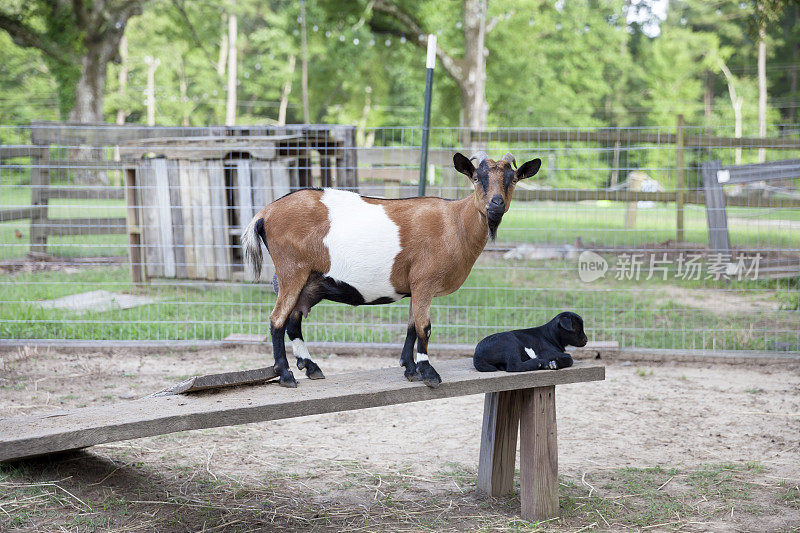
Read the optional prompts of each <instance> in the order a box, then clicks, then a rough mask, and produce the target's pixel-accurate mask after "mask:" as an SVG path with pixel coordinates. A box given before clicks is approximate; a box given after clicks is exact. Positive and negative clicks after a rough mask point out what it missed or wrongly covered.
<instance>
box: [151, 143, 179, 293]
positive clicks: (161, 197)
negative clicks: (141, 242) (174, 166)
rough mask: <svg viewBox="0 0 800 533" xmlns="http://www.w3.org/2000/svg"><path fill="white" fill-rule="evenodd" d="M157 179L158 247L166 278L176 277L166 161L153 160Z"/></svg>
mask: <svg viewBox="0 0 800 533" xmlns="http://www.w3.org/2000/svg"><path fill="white" fill-rule="evenodd" d="M153 175H154V177H155V193H156V194H155V200H156V205H155V206H154V208H155V209H156V211H157V215H158V216H157V220H158V228H157V229H158V237H159V239H158V240H159V242H158V245H159V247H160V248H161V259H162V260H163V261H164V277H166V278H174V277H175V243H174V240H173V234H172V213H171V211H170V195H169V176H168V170H167V160H166V159H154V160H153Z"/></svg>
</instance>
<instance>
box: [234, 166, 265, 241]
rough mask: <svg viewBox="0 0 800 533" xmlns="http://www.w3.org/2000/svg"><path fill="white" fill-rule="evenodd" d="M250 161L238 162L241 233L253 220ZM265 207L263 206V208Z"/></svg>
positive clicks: (237, 188)
mask: <svg viewBox="0 0 800 533" xmlns="http://www.w3.org/2000/svg"><path fill="white" fill-rule="evenodd" d="M250 172H251V171H250V160H249V159H240V160H239V161H236V181H235V183H236V192H237V193H238V194H237V200H238V202H237V205H236V221H237V222H238V225H239V233H240V234H241V232H242V231H244V228H245V227H247V224H249V223H250V219H252V218H253V183H252V180H251V174H250ZM262 207H263V206H262Z"/></svg>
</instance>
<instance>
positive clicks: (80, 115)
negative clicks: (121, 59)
mask: <svg viewBox="0 0 800 533" xmlns="http://www.w3.org/2000/svg"><path fill="white" fill-rule="evenodd" d="M145 2H146V0H72V1H68V0H30V1H27V2H22V1H18V2H14V3H12V5H11V6H8V7H6V8H4V9H3V10H0V28H2V29H3V30H5V31H6V32H8V34H9V35H10V36H11V38H12V39H13V41H14V43H15V44H17V45H19V46H23V47H30V48H36V49H38V50H40V51H41V52H42V53H43V54H44V58H45V61H46V62H47V65H48V68H49V70H50V71H51V73H52V74H53V76H54V77H55V79H56V81H57V84H58V97H59V109H60V112H61V115H62V117H64V116H67V115H68V116H69V119H70V120H72V121H76V122H101V121H102V120H103V94H104V90H105V82H106V74H107V72H106V71H107V65H108V63H109V62H110V61H112V60H114V59H116V58H117V56H118V53H119V42H120V39H121V38H122V35H123V34H124V33H125V26H126V25H127V23H128V20H129V19H130V18H131V17H132V16H134V15H136V14H139V13H141V11H142V6H143V4H144V3H145Z"/></svg>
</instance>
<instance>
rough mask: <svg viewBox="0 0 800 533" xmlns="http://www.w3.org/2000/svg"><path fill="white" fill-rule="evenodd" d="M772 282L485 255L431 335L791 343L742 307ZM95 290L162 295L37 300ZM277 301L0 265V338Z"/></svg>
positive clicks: (321, 334) (228, 288)
mask: <svg viewBox="0 0 800 533" xmlns="http://www.w3.org/2000/svg"><path fill="white" fill-rule="evenodd" d="M498 266H500V267H502V268H498ZM776 284H777V282H737V283H731V284H730V285H727V286H726V285H724V284H714V283H712V282H702V281H701V282H692V283H683V284H669V285H665V284H664V283H663V282H657V281H656V280H651V281H650V282H646V281H640V282H638V283H636V282H634V281H618V280H615V279H601V280H598V281H596V282H594V283H591V284H582V283H581V282H579V281H577V273H576V272H575V268H574V264H572V263H563V262H561V261H549V262H515V263H514V264H513V265H512V266H511V267H509V264H508V263H505V262H503V263H498V262H497V261H494V260H490V259H486V258H484V259H481V260H480V261H479V262H478V264H477V265H476V267H475V268H474V269H473V271H472V273H471V274H470V277H469V278H468V280H467V282H466V283H465V284H464V286H463V287H462V288H461V289H460V290H458V291H457V292H455V293H454V294H452V295H450V296H446V297H443V298H437V299H435V300H434V305H433V306H432V309H431V321H432V323H433V335H432V341H433V342H434V343H475V342H477V341H478V340H480V339H481V338H483V337H484V336H486V335H488V334H491V333H494V332H497V331H501V330H506V329H514V328H520V327H530V326H531V325H534V324H540V323H543V322H545V321H547V320H549V319H550V318H552V317H553V316H554V315H555V314H557V313H558V312H560V311H562V310H565V309H571V310H574V311H576V312H578V313H580V314H581V315H582V316H583V317H584V319H585V322H586V328H587V334H588V336H589V338H590V339H591V340H593V341H602V340H616V341H619V342H620V344H621V345H622V346H640V347H648V348H676V349H678V348H686V349H701V348H707V349H711V348H716V349H745V350H765V349H769V347H770V344H771V343H772V342H773V341H782V342H787V343H795V344H797V343H798V342H800V338H798V337H799V336H800V333H798V330H800V318H798V316H797V315H796V313H786V312H780V311H766V310H763V309H755V310H754V309H751V308H749V306H747V305H746V302H747V301H748V299H749V298H754V297H759V298H762V299H763V298H775V296H774V289H775V287H776V286H777V285H776ZM697 287H706V288H708V287H717V288H725V289H726V292H727V293H730V294H732V295H737V297H739V298H741V301H742V305H741V306H740V307H739V308H737V309H734V310H731V312H729V313H726V314H715V313H712V312H710V311H707V310H703V309H698V308H694V307H691V306H688V305H686V304H684V303H682V298H680V297H679V296H677V295H676V291H678V293H677V294H678V295H679V294H681V292H680V291H686V294H690V293H691V289H693V288H697ZM576 288H577V289H579V290H576ZM97 289H106V290H110V291H115V292H127V293H135V294H146V295H149V296H151V297H152V298H154V299H156V300H157V301H156V303H153V304H150V305H145V306H140V307H136V308H133V309H126V310H123V309H115V310H109V311H105V312H88V313H85V314H76V313H74V312H71V311H66V310H56V309H43V308H42V307H40V306H39V305H37V304H36V302H37V301H40V300H45V299H52V298H59V297H62V296H65V295H69V294H77V293H81V292H87V291H92V290H97ZM667 289H669V291H670V292H669V293H666V292H664V291H665V290H667ZM788 290H796V289H788ZM274 299H275V296H274V294H273V293H272V290H271V288H270V287H268V286H266V285H253V284H242V283H221V284H200V283H195V282H190V283H182V282H173V283H152V284H150V285H145V286H140V287H134V286H132V285H131V284H130V282H129V272H128V269H127V267H102V268H93V269H85V270H79V271H76V272H36V273H20V274H14V275H0V338H7V339H30V338H55V339H153V340H163V339H170V340H195V339H197V340H201V339H222V338H224V337H226V336H227V335H229V334H232V333H249V334H262V335H263V334H266V332H267V330H268V326H267V324H268V320H269V319H268V317H269V313H270V311H271V308H272V305H273V303H274ZM407 317H408V301H407V300H402V301H400V302H397V303H395V304H391V305H382V306H363V307H357V308H353V307H349V306H345V305H341V304H335V303H331V302H323V303H321V304H320V305H318V306H316V307H315V308H314V309H313V310H312V312H311V314H310V315H309V317H308V318H307V319H306V320H305V321H304V323H303V328H304V335H305V337H306V339H307V340H311V341H339V342H402V340H403V338H404V335H405V330H406V321H407Z"/></svg>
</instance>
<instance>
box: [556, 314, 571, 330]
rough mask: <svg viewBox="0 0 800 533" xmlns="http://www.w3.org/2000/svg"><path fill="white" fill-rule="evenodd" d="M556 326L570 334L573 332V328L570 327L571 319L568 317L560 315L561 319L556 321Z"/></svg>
mask: <svg viewBox="0 0 800 533" xmlns="http://www.w3.org/2000/svg"><path fill="white" fill-rule="evenodd" d="M558 325H559V326H561V327H562V328H564V329H565V330H567V331H569V332H570V333H574V332H575V328H574V326H573V325H572V317H571V316H569V315H561V318H559V319H558Z"/></svg>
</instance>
